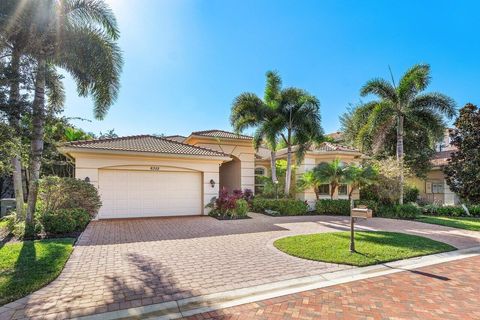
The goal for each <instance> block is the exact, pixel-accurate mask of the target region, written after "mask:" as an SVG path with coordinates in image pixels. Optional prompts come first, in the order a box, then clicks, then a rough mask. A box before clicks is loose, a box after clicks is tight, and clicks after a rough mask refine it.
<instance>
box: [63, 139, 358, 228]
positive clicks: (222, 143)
mask: <svg viewBox="0 0 480 320" xmlns="http://www.w3.org/2000/svg"><path fill="white" fill-rule="evenodd" d="M60 150H61V151H62V153H64V154H65V155H66V156H67V157H69V158H71V159H73V160H74V161H75V177H76V178H78V179H83V180H86V181H89V182H90V183H92V184H93V185H95V186H96V187H97V188H98V190H99V194H100V196H101V200H102V204H103V205H102V208H101V209H100V211H99V214H98V218H99V219H110V218H134V217H152V216H179V215H202V214H207V213H208V209H205V205H206V204H208V203H209V202H210V201H211V199H212V198H213V197H216V196H217V195H218V192H219V190H220V189H221V188H223V187H225V188H226V189H227V190H229V191H233V190H235V189H242V190H244V189H252V190H255V189H257V191H258V190H259V188H258V186H257V188H255V187H256V186H255V175H269V171H270V152H269V151H268V150H264V149H262V148H261V149H260V150H259V151H258V152H255V150H254V148H253V145H252V137H249V136H246V135H238V134H235V133H232V132H227V131H222V130H207V131H197V132H192V134H190V135H189V136H188V137H183V136H169V137H158V136H152V135H139V136H129V137H118V138H112V139H101V140H89V141H76V142H70V143H66V144H63V145H62V146H61V148H60ZM361 156H362V154H361V153H360V152H359V151H358V150H355V149H353V148H350V147H345V146H340V145H337V144H333V143H328V142H326V143H322V144H320V145H319V146H317V147H316V148H312V149H311V150H309V151H308V152H307V153H306V155H305V159H304V160H303V161H302V163H300V164H299V165H297V169H296V176H299V175H301V174H302V173H303V172H305V171H307V170H310V169H312V168H313V167H314V166H315V165H317V164H318V163H321V162H327V161H332V160H333V159H335V158H339V159H341V160H342V161H344V162H345V163H350V162H358V161H359V160H360V158H361ZM284 158H286V150H280V151H279V152H278V159H284ZM293 161H295V157H294V159H293ZM292 183H295V177H294V179H293V181H292ZM321 193H322V197H324V198H328V185H326V186H322V188H321ZM347 194H348V186H342V187H341V188H339V190H338V191H337V192H336V194H335V197H338V198H347ZM296 197H297V198H298V199H302V200H306V201H309V202H313V201H315V195H314V193H313V190H306V191H304V192H300V193H297V195H296ZM354 197H355V198H358V193H357V194H355V195H354Z"/></svg>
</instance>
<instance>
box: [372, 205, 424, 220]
mask: <svg viewBox="0 0 480 320" xmlns="http://www.w3.org/2000/svg"><path fill="white" fill-rule="evenodd" d="M421 213H422V210H421V209H420V208H419V207H418V206H416V205H414V204H403V205H400V204H397V205H380V206H379V207H378V211H377V212H376V214H375V216H377V217H383V218H393V219H415V218H416V217H417V216H418V215H420V214H421Z"/></svg>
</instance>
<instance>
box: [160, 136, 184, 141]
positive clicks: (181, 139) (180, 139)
mask: <svg viewBox="0 0 480 320" xmlns="http://www.w3.org/2000/svg"><path fill="white" fill-rule="evenodd" d="M164 138H165V139H168V140H172V141H176V142H183V141H185V139H187V137H184V136H180V135H173V136H167V137H164Z"/></svg>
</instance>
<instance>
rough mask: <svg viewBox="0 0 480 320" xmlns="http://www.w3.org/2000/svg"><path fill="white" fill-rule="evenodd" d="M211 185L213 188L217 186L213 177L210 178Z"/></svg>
mask: <svg viewBox="0 0 480 320" xmlns="http://www.w3.org/2000/svg"><path fill="white" fill-rule="evenodd" d="M210 185H211V186H212V188H215V181H213V179H210Z"/></svg>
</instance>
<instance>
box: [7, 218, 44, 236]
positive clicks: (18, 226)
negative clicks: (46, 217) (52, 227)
mask: <svg viewBox="0 0 480 320" xmlns="http://www.w3.org/2000/svg"><path fill="white" fill-rule="evenodd" d="M33 229H34V230H33V231H32V232H30V234H33V235H38V234H39V233H40V232H41V231H42V226H41V225H40V224H38V223H35V224H34V226H33ZM10 232H11V233H12V234H13V235H14V236H15V238H17V239H19V240H22V239H23V238H24V237H25V221H17V222H15V223H14V224H13V225H12V226H11V229H10Z"/></svg>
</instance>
